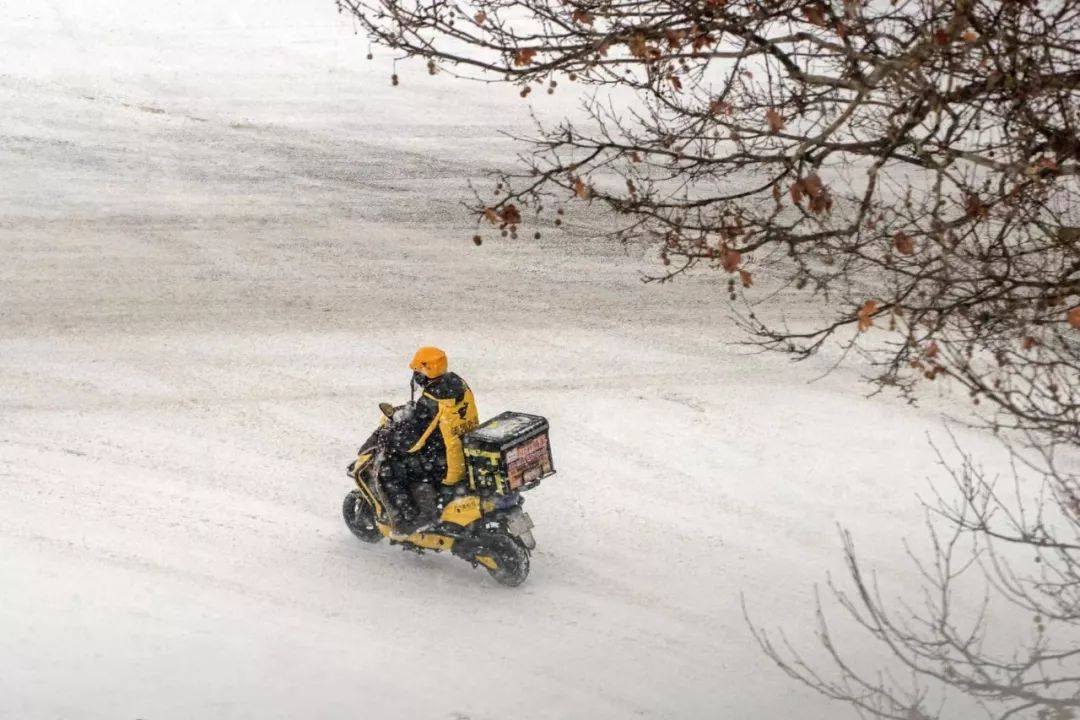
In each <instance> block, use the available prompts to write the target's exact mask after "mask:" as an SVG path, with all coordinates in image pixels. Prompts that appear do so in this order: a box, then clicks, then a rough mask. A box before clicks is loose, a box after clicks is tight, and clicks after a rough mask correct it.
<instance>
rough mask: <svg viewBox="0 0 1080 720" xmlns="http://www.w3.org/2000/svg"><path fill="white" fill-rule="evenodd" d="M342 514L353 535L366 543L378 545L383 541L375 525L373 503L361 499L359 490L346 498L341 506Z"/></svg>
mask: <svg viewBox="0 0 1080 720" xmlns="http://www.w3.org/2000/svg"><path fill="white" fill-rule="evenodd" d="M341 514H342V516H343V517H344V518H345V525H347V526H348V528H349V530H350V531H351V532H352V534H353V535H355V536H356V537H358V538H360V539H361V540H363V541H364V542H366V543H377V542H379V541H380V540H382V539H383V535H382V533H381V532H379V528H378V526H377V525H376V524H375V510H374V509H373V508H372V507H371V503H369V502H368V501H367V500H364V499H363V498H362V497H360V491H359V490H353V491H352V492H351V493H349V494H348V495H346V496H345V501H344V502H342V504H341Z"/></svg>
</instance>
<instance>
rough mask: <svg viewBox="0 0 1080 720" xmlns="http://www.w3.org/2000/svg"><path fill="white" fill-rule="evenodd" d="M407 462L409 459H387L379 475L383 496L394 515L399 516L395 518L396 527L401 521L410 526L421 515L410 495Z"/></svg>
mask: <svg viewBox="0 0 1080 720" xmlns="http://www.w3.org/2000/svg"><path fill="white" fill-rule="evenodd" d="M406 461H407V458H396V457H390V458H387V459H386V461H385V462H384V463H383V465H382V469H381V471H380V473H379V482H380V484H381V485H382V491H383V495H384V496H385V497H386V501H387V503H388V504H389V505H390V507H391V509H392V510H393V511H394V515H396V516H397V517H396V518H393V520H394V525H395V527H396V526H398V525H399V524H401V523H399V522H398V520H399V519H400V520H402V521H404V523H405V524H410V523H413V522H414V521H415V520H416V519H417V517H418V516H419V514H420V511H419V508H417V507H416V503H415V502H414V501H413V499H412V495H411V494H410V493H409V471H408V468H407V466H406Z"/></svg>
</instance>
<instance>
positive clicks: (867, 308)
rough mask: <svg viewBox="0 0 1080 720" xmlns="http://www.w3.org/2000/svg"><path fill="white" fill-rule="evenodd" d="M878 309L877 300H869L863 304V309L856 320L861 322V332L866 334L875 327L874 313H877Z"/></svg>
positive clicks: (857, 314) (856, 315) (860, 309)
mask: <svg viewBox="0 0 1080 720" xmlns="http://www.w3.org/2000/svg"><path fill="white" fill-rule="evenodd" d="M878 307H879V304H878V301H877V300H867V301H866V302H864V303H863V304H862V307H860V308H859V311H858V312H857V313H856V314H855V317H856V319H857V320H858V321H859V332H865V331H866V330H869V329H870V328H872V327H873V326H874V313H876V312H877V309H878Z"/></svg>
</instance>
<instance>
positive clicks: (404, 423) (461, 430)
mask: <svg viewBox="0 0 1080 720" xmlns="http://www.w3.org/2000/svg"><path fill="white" fill-rule="evenodd" d="M478 424H479V422H478V414H477V411H476V402H475V401H474V399H473V394H472V390H471V389H470V388H469V386H468V384H467V383H466V382H465V381H464V380H463V379H462V378H461V377H460V376H459V375H457V374H456V373H452V372H447V373H445V374H443V375H441V376H439V377H437V378H435V379H434V380H432V381H431V382H429V383H428V384H427V386H426V387H425V388H424V393H423V395H421V396H420V399H419V400H417V401H416V405H415V407H414V408H413V411H412V414H411V415H409V416H408V417H407V418H405V419H403V420H401V421H399V422H397V423H395V426H394V428H393V431H392V433H391V440H390V450H391V452H392V453H393V454H394V455H396V456H397V457H398V459H400V460H405V461H406V464H407V467H408V468H409V474H410V475H415V474H416V473H418V472H419V473H422V475H423V478H422V480H423V481H426V482H435V483H443V484H445V485H454V484H456V483H458V482H460V481H461V479H462V478H463V477H464V474H465V458H464V454H463V451H462V447H461V436H462V435H463V434H465V433H466V432H468V431H470V430H472V429H474V428H475V427H476V426H477V425H478ZM419 479H420V478H414V479H413V481H414V482H415V481H416V480H419Z"/></svg>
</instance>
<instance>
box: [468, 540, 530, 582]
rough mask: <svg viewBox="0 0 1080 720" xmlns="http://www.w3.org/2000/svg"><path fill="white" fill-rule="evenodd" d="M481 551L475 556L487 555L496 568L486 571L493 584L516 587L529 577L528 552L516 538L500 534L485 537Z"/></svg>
mask: <svg viewBox="0 0 1080 720" xmlns="http://www.w3.org/2000/svg"><path fill="white" fill-rule="evenodd" d="M481 542H482V544H483V549H482V550H480V551H479V552H477V553H476V554H477V555H487V556H488V557H490V558H491V559H493V560H494V561H495V565H496V567H494V568H488V569H487V571H488V573H489V574H490V575H491V577H493V578H495V582H497V583H499V584H500V585H505V586H507V587H517V586H518V585H520V584H521V583H523V582H525V578H527V577H529V551H528V549H527V548H526V547H525V546H524V545H522V544H521V542H519V541H518V540H517V539H516V538H513V537H511V536H510V535H504V534H502V533H493V534H491V535H487V536H485V537H484V538H483V540H482V541H481Z"/></svg>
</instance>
